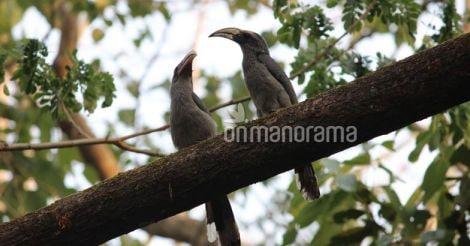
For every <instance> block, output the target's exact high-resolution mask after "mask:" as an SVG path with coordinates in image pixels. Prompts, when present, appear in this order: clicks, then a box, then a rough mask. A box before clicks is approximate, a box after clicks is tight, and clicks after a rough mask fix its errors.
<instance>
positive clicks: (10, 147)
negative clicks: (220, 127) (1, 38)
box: [0, 97, 250, 157]
mask: <svg viewBox="0 0 470 246" xmlns="http://www.w3.org/2000/svg"><path fill="white" fill-rule="evenodd" d="M248 100H250V97H243V98H240V99H236V100H230V101H228V102H225V103H222V104H220V105H217V106H214V107H212V108H210V109H209V112H214V111H216V110H219V109H221V108H224V107H227V106H230V105H234V104H237V103H241V102H245V101H248ZM168 128H170V126H169V125H168V124H166V125H163V126H161V127H158V128H154V129H147V130H143V131H140V132H136V133H132V134H129V135H125V136H122V137H114V138H110V137H106V138H82V139H76V140H66V141H61V142H56V143H38V144H32V143H15V144H8V143H5V142H0V152H3V151H20V150H28V149H32V150H43V149H59V148H69V147H76V146H82V145H94V144H113V145H115V146H117V147H119V148H120V149H123V150H128V151H132V152H136V153H141V154H147V155H150V156H158V157H162V156H164V155H163V154H160V153H156V152H152V151H149V150H142V149H137V148H135V147H133V146H130V145H128V144H126V143H124V141H126V140H128V139H131V138H135V137H138V136H142V135H147V134H150V133H152V132H158V131H164V130H166V129H168Z"/></svg>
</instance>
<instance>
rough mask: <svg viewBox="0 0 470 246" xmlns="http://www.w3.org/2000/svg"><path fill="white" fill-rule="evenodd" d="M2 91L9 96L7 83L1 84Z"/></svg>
mask: <svg viewBox="0 0 470 246" xmlns="http://www.w3.org/2000/svg"><path fill="white" fill-rule="evenodd" d="M3 93H4V94H5V95H6V96H9V95H10V90H8V86H7V83H4V84H3Z"/></svg>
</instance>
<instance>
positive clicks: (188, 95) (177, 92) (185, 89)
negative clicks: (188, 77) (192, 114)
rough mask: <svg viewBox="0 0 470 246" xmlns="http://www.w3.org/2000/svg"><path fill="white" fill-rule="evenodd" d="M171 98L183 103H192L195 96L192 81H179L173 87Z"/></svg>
mask: <svg viewBox="0 0 470 246" xmlns="http://www.w3.org/2000/svg"><path fill="white" fill-rule="evenodd" d="M170 93H171V97H172V99H176V100H178V101H181V102H185V101H188V102H189V101H191V100H192V94H193V83H191V81H179V82H177V83H174V84H172V85H171V91H170Z"/></svg>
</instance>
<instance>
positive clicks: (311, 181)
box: [295, 163, 320, 200]
mask: <svg viewBox="0 0 470 246" xmlns="http://www.w3.org/2000/svg"><path fill="white" fill-rule="evenodd" d="M295 173H296V174H298V181H299V182H298V183H297V186H299V189H300V191H301V192H302V195H303V197H304V199H305V200H315V199H317V198H319V197H320V190H319V189H318V182H317V177H315V171H314V170H313V167H312V165H311V164H310V163H309V164H307V165H304V166H302V167H298V168H296V169H295Z"/></svg>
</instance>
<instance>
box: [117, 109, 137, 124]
mask: <svg viewBox="0 0 470 246" xmlns="http://www.w3.org/2000/svg"><path fill="white" fill-rule="evenodd" d="M118 115H119V120H121V121H122V122H123V123H124V124H126V125H128V126H133V125H134V121H135V109H121V110H119V112H118Z"/></svg>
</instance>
